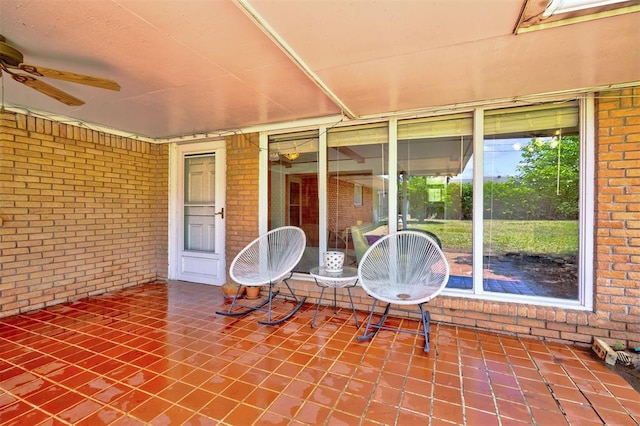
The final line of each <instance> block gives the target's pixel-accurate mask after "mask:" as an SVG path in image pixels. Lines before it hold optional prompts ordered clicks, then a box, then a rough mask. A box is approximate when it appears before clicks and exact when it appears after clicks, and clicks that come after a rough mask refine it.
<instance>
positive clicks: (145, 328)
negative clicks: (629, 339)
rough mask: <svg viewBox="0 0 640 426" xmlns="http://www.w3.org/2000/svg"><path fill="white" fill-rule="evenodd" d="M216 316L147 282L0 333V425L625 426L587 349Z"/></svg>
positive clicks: (438, 330) (627, 404) (615, 383)
mask: <svg viewBox="0 0 640 426" xmlns="http://www.w3.org/2000/svg"><path fill="white" fill-rule="evenodd" d="M226 303H228V302H225V301H224V300H223V298H222V293H221V291H220V288H218V287H215V286H206V285H199V284H190V283H184V282H170V283H152V284H145V285H140V286H136V287H130V288H127V289H124V290H121V291H119V292H115V293H111V294H105V295H101V296H95V297H91V298H88V299H84V300H81V301H77V302H73V303H68V304H64V305H57V306H53V307H50V308H47V309H43V310H40V311H36V312H31V313H26V314H21V315H16V316H12V317H7V318H3V319H0V424H1V425H2V426H5V425H18V424H20V425H22V424H45V423H46V424H60V425H65V424H66V425H69V424H73V425H92V426H93V425H110V426H113V425H138V424H139V425H158V426H160V425H173V424H187V423H190V424H219V423H224V424H229V425H251V424H283V425H288V424H300V425H303V424H308V425H316V424H326V425H332V424H361V425H382V424H430V425H440V424H442V425H452V424H468V425H525V424H544V425H546V424H575V425H590V424H594V425H596V424H605V423H606V424H615V425H626V424H629V425H637V424H639V422H640V402H638V401H640V394H639V393H638V392H637V391H635V390H634V389H633V388H632V387H631V386H630V385H628V384H627V383H626V381H625V380H624V379H622V378H621V377H620V376H618V375H616V374H615V373H613V372H612V371H610V370H609V369H608V368H607V367H606V366H605V365H603V363H602V362H601V361H600V360H597V359H596V358H595V356H594V355H593V354H592V353H591V351H590V350H589V349H584V348H578V347H572V346H568V345H562V344H558V343H549V342H543V341H538V340H533V339H520V338H516V337H511V336H506V335H499V334H493V333H489V332H485V331H477V330H472V329H467V328H462V327H455V326H450V325H444V324H437V323H434V324H433V325H432V330H431V352H430V353H429V354H425V353H424V352H423V347H424V346H423V342H422V341H421V339H422V338H421V337H420V336H415V335H409V334H403V333H394V332H389V331H380V332H379V333H378V335H376V336H375V337H374V338H373V339H372V340H371V341H369V342H359V341H357V340H356V339H355V336H356V335H357V330H356V328H355V325H354V324H355V323H354V321H353V314H352V312H351V311H350V310H345V309H340V310H338V312H337V314H334V313H333V308H332V307H321V308H320V313H319V314H318V321H317V323H316V327H315V328H313V329H312V328H311V326H310V324H311V320H312V319H313V315H314V313H315V306H314V305H309V304H307V305H305V306H303V308H302V309H301V310H300V311H299V312H298V313H297V314H296V315H295V316H294V317H293V318H291V319H290V320H288V321H287V322H285V323H283V324H280V325H278V326H262V325H259V324H257V320H258V319H262V317H263V315H264V314H261V313H255V314H251V315H248V316H246V317H241V318H229V317H223V316H220V315H216V314H215V311H217V310H223V309H224V308H225V306H227V305H226ZM358 315H359V316H361V318H360V319H362V318H364V314H363V313H358ZM391 321H392V322H394V323H395V324H398V325H401V326H402V327H403V328H404V329H407V330H409V329H410V330H417V329H418V327H419V324H418V323H417V322H416V321H411V320H406V319H398V318H393V319H392V320H391Z"/></svg>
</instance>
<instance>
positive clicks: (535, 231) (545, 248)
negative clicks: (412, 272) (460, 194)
mask: <svg viewBox="0 0 640 426" xmlns="http://www.w3.org/2000/svg"><path fill="white" fill-rule="evenodd" d="M409 227H410V228H420V229H425V230H427V231H431V232H433V233H434V234H436V235H437V236H438V237H440V239H441V240H442V246H443V248H444V249H446V250H448V251H461V252H469V253H470V252H471V221H470V220H469V221H462V220H450V221H449V220H428V221H427V222H426V223H411V224H410V225H409ZM484 241H485V242H484V247H485V248H486V249H491V250H492V251H494V252H516V253H544V254H556V255H569V254H577V253H578V221H568V220H567V221H561V220H556V221H552V220H546V221H545V220H539V221H536V220H485V221H484Z"/></svg>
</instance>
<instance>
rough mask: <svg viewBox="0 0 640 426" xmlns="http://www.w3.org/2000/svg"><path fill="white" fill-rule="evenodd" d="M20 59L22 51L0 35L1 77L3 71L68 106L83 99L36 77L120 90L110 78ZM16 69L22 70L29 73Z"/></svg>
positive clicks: (75, 104)
mask: <svg viewBox="0 0 640 426" xmlns="http://www.w3.org/2000/svg"><path fill="white" fill-rule="evenodd" d="M22 60H23V55H22V53H21V52H20V51H19V50H17V49H15V48H13V47H11V46H9V45H8V44H7V42H6V39H5V38H4V37H3V36H2V35H0V77H2V72H3V71H4V72H5V73H7V74H8V75H10V76H11V78H13V79H14V80H15V81H17V82H18V83H22V84H24V85H25V86H27V87H30V88H32V89H35V90H37V91H38V92H40V93H42V94H44V95H47V96H49V97H51V98H53V99H55V100H57V101H59V102H62V103H63V104H66V105H69V106H80V105H83V104H84V101H83V100H81V99H78V98H76V97H75V96H72V95H70V94H68V93H66V92H64V91H62V90H60V89H58V88H55V87H53V86H51V85H49V84H47V83H45V82H43V81H41V80H38V79H37V78H36V77H47V78H54V79H57V80H64V81H69V82H71V83H78V84H85V85H87V86H93V87H98V88H100V89H109V90H116V91H118V90H120V85H119V84H118V83H116V82H115V81H112V80H107V79H104V78H98V77H91V76H89V75H83V74H76V73H72V72H68V71H59V70H55V69H51V68H45V67H40V66H34V65H27V64H24V63H22ZM16 71H22V72H25V73H27V74H29V75H27V74H22V73H20V72H16ZM34 76H36V77H34Z"/></svg>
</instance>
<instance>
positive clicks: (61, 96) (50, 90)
mask: <svg viewBox="0 0 640 426" xmlns="http://www.w3.org/2000/svg"><path fill="white" fill-rule="evenodd" d="M11 77H12V78H13V79H14V80H15V81H17V82H18V83H22V84H24V85H25V86H28V87H31V88H32V89H35V90H37V91H38V92H40V93H42V94H43V95H47V96H49V97H51V98H53V99H55V100H57V101H60V102H62V103H63V104H66V105H69V106H80V105H83V104H84V101H82V100H80V99H78V98H76V97H74V96H71V95H70V94H68V93H66V92H63V91H62V90H60V89H56V88H55V87H53V86H50V85H48V84H47V83H45V82H42V81H40V80H38V79H35V78H33V77H31V76H29V75H22V74H11Z"/></svg>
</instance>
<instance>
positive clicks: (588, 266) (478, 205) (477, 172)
mask: <svg viewBox="0 0 640 426" xmlns="http://www.w3.org/2000/svg"><path fill="white" fill-rule="evenodd" d="M568 99H576V96H575V95H574V96H573V97H566V98H565V99H564V100H568ZM578 99H579V117H580V118H579V122H580V124H579V125H580V147H581V149H580V199H579V210H580V213H579V253H578V298H577V299H575V300H568V299H559V298H550V297H542V296H524V295H514V294H508V293H495V292H485V291H484V290H483V283H482V281H483V266H482V260H483V254H484V253H483V246H482V242H483V226H482V223H483V211H482V206H483V195H484V188H483V186H484V182H483V180H484V179H483V166H484V165H483V156H482V155H474V156H473V161H474V165H473V166H474V167H473V214H472V221H473V223H472V238H473V243H472V247H473V266H472V271H473V288H472V289H471V290H458V289H445V290H444V291H443V294H444V295H449V296H455V297H464V298H471V299H482V300H494V301H501V302H512V303H519V304H532V305H538V306H552V307H558V308H568V309H576V310H585V311H586V310H589V311H592V310H593V305H594V304H593V297H594V268H593V259H594V254H593V248H594V229H595V227H594V226H595V211H594V208H595V200H594V194H595V136H596V135H595V100H594V95H593V94H592V93H589V94H584V95H582V96H580V97H579V98H578ZM558 100H562V99H558V98H554V99H549V100H548V101H549V102H551V101H558ZM539 102H540V103H543V102H544V100H539ZM504 107H505V105H496V106H495V108H504ZM489 109H492V106H488V105H484V106H483V107H476V108H473V109H472V112H473V147H474V149H473V152H474V153H477V152H479V153H481V152H483V144H484V112H485V111H486V110H489ZM467 111H469V110H468V109H467ZM456 112H460V111H453V110H452V111H451V114H454V113H456ZM400 116H402V114H398V115H397V116H393V117H390V118H387V119H386V120H387V121H388V128H389V159H388V161H389V164H388V168H389V176H390V179H391V177H393V176H395V170H393V169H395V167H394V166H395V165H396V164H397V161H396V160H397V121H398V117H400ZM375 122H376V123H380V122H381V120H380V118H378V119H376V120H375ZM290 124H291V125H290V126H287V127H289V128H288V129H286V131H291V132H294V131H296V130H299V129H296V127H295V123H290ZM359 124H361V123H359ZM309 128H310V127H309V125H308V122H307V125H306V126H305V129H309ZM315 128H316V129H318V130H319V132H320V133H319V134H320V140H319V156H318V167H319V171H318V179H319V188H318V192H319V194H318V195H319V198H320V201H319V202H320V228H321V229H326V225H327V224H326V219H324V217H325V214H326V209H327V206H326V202H327V201H326V197H327V188H326V184H325V183H324V182H325V181H326V165H327V156H326V146H327V143H326V132H327V127H326V125H323V124H322V123H319V124H318V126H317V127H315ZM283 130H284V129H279V130H276V131H272V132H262V133H260V148H261V152H260V183H259V207H260V218H259V228H260V233H261V234H262V233H265V232H267V226H268V225H267V217H268V210H267V209H268V187H267V182H268V168H269V160H268V136H269V134H271V133H282V132H283ZM391 180H393V179H391ZM396 185H397V179H396V181H395V182H392V181H390V182H389V193H390V194H389V205H388V209H389V215H390V217H394V216H392V215H393V214H394V213H395V214H397V207H398V206H397V205H396V202H395V200H396V199H397V197H396V195H397V194H395V192H397V186H396ZM392 192H394V194H392ZM323 212H324V213H325V214H323ZM390 231H391V232H393V231H395V229H390ZM320 244H321V246H323V247H320V252H322V250H324V249H326V242H321V243H320ZM297 275H298V277H299V278H303V279H305V278H306V276H307V274H297Z"/></svg>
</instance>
